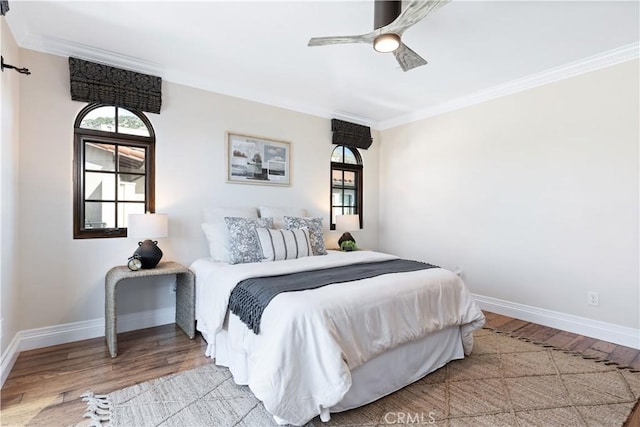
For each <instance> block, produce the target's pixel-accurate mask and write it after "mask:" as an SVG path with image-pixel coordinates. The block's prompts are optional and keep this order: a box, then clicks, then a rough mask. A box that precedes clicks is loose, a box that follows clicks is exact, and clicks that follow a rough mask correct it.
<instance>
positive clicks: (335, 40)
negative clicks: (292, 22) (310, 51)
mask: <svg viewBox="0 0 640 427" xmlns="http://www.w3.org/2000/svg"><path fill="white" fill-rule="evenodd" d="M374 38H375V36H374V33H372V32H371V33H368V34H360V35H356V36H336V37H314V38H312V39H311V40H309V43H308V44H307V46H327V45H332V44H345V43H373V39H374Z"/></svg>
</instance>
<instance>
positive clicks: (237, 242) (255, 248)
mask: <svg viewBox="0 0 640 427" xmlns="http://www.w3.org/2000/svg"><path fill="white" fill-rule="evenodd" d="M224 222H225V223H226V224H227V230H229V239H230V240H229V258H230V262H231V264H240V263H245V262H260V261H262V250H261V249H260V243H259V242H258V235H257V233H256V228H271V227H273V220H272V219H271V218H235V217H225V218H224Z"/></svg>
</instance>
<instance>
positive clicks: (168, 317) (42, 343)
mask: <svg viewBox="0 0 640 427" xmlns="http://www.w3.org/2000/svg"><path fill="white" fill-rule="evenodd" d="M175 316H176V310H175V308H173V307H169V308H163V309H159V310H152V311H143V312H140V313H132V314H123V315H120V316H118V326H117V327H118V332H127V331H134V330H136V329H144V328H151V327H153V326H160V325H166V324H167V323H173V322H175ZM103 336H104V318H99V319H93V320H85V321H82V322H74V323H65V324H62V325H55V326H47V327H44V328H36V329H28V330H26V331H20V332H18V333H17V334H16V335H15V336H14V337H13V339H12V340H11V343H10V344H9V347H7V349H6V351H5V352H4V354H3V355H2V363H1V364H0V369H1V372H0V386H2V385H4V381H5V380H6V379H7V377H8V376H9V372H11V368H13V365H14V363H15V362H16V360H17V359H18V355H19V354H20V352H21V351H27V350H33V349H36V348H42V347H49V346H52V345H59V344H66V343H69V342H74V341H81V340H86V339H91V338H97V337H103Z"/></svg>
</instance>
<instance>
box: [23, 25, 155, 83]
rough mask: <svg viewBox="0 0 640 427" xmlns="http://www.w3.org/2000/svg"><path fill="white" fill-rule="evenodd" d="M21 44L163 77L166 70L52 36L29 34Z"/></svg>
mask: <svg viewBox="0 0 640 427" xmlns="http://www.w3.org/2000/svg"><path fill="white" fill-rule="evenodd" d="M19 45H20V47H22V48H25V49H31V50H35V51H38V52H44V53H50V54H53V55H58V56H66V57H69V56H73V57H74V58H79V59H84V60H86V61H92V62H96V63H100V64H104V65H109V66H111V67H118V68H123V69H126V70H131V71H136V72H139V73H144V74H150V75H154V76H160V77H162V74H163V71H164V69H163V67H162V66H161V65H159V64H156V63H154V62H150V61H145V60H143V59H140V58H135V57H133V56H128V55H122V54H120V53H117V52H112V51H110V50H106V49H99V48H96V47H92V46H87V45H85V44H82V43H76V42H72V41H70V40H65V39H60V38H57V37H52V36H48V37H40V36H35V35H33V34H28V35H25V36H24V37H21V40H20V41H19Z"/></svg>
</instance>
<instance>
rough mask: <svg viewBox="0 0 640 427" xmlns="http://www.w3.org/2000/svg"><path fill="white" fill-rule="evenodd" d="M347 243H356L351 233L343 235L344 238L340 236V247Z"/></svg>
mask: <svg viewBox="0 0 640 427" xmlns="http://www.w3.org/2000/svg"><path fill="white" fill-rule="evenodd" d="M347 241H352V242H353V243H355V242H356V239H354V238H353V236H352V235H351V233H349V232H348V231H347V232H346V233H343V234H342V236H340V238H339V239H338V246H341V245H342V242H347Z"/></svg>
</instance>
